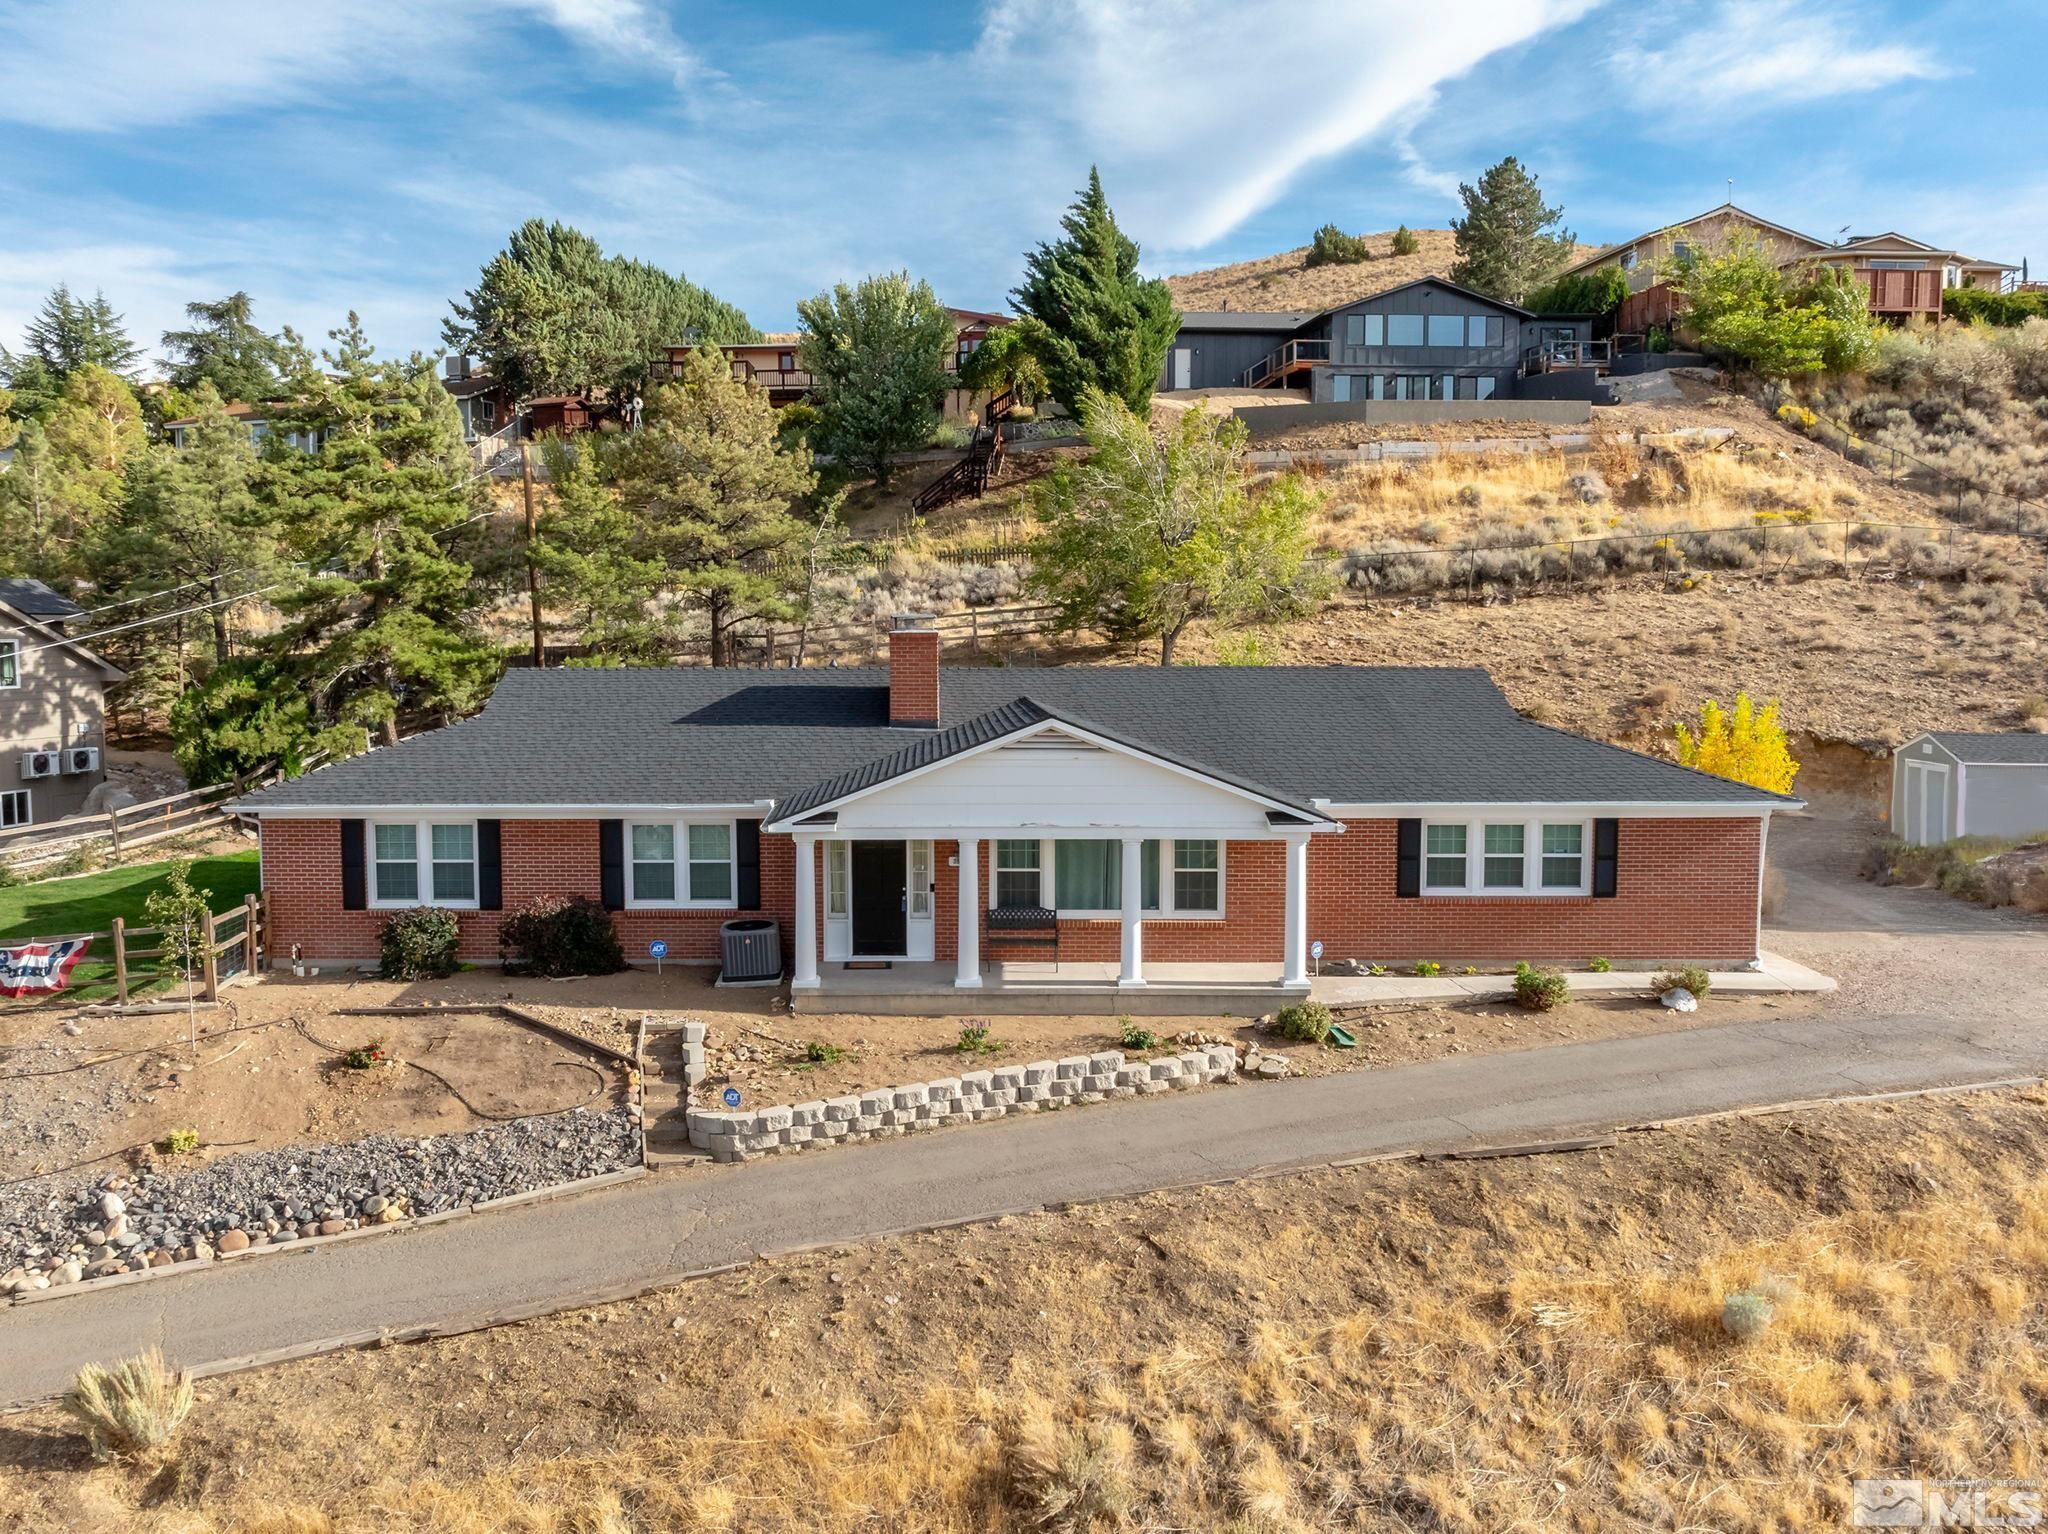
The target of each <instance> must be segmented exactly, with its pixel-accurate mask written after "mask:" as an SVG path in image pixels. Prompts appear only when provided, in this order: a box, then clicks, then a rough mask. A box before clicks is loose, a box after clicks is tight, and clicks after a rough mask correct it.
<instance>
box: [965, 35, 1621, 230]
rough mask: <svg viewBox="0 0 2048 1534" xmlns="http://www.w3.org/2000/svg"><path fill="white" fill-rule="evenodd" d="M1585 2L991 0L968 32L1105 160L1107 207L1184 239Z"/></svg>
mask: <svg viewBox="0 0 2048 1534" xmlns="http://www.w3.org/2000/svg"><path fill="white" fill-rule="evenodd" d="M1594 3H1595V0H1461V3H1459V4H1456V5H1449V6H1439V7H1436V8H1433V9H1428V10H1425V9H1422V8H1419V7H1401V8H1399V9H1394V8H1391V7H1385V6H1375V7H1365V6H1360V5H1356V4H1352V3H1347V0H1294V3H1290V4H1271V3H1262V4H1241V5H1232V6H1212V5H1207V4H1201V3H1197V0H1134V3H1128V4H1123V3H1115V0H1053V3H1046V0H997V3H996V4H995V5H994V6H993V7H992V9H991V11H990V14H989V16H988V20H987V24H986V26H985V28H984V31H983V37H982V47H983V57H984V60H985V62H986V63H987V65H988V66H989V67H988V69H987V70H986V71H985V73H986V74H987V75H988V76H989V77H990V78H991V79H995V80H1000V81H1003V82H1006V83H1007V84H1008V85H1009V86H1010V87H1011V88H1012V89H1014V90H1015V91H1016V93H1017V97H1016V99H1017V107H1018V110H1019V112H1020V113H1022V112H1023V111H1025V110H1032V111H1041V112H1049V113H1051V114H1052V115H1054V116H1055V117H1056V118H1058V119H1060V120H1061V121H1062V122H1063V123H1064V124H1065V126H1066V127H1067V128H1068V129H1069V131H1070V133H1071V134H1072V135H1073V136H1075V137H1078V139H1079V140H1080V144H1081V145H1082V146H1085V147H1080V148H1074V149H1070V150H1069V153H1070V155H1071V156H1072V157H1073V158H1076V159H1078V158H1079V156H1080V155H1081V154H1089V155H1092V156H1094V157H1096V158H1098V159H1100V160H1101V161H1102V162H1103V164H1104V170H1105V174H1108V173H1109V172H1110V170H1111V169H1112V168H1114V170H1115V173H1116V178H1117V179H1116V184H1115V185H1113V186H1112V187H1111V191H1112V193H1113V194H1114V195H1116V197H1117V206H1118V214H1119V217H1120V218H1126V219H1128V221H1129V222H1130V223H1131V225H1132V227H1134V228H1135V229H1138V230H1140V231H1143V233H1144V235H1145V236H1146V237H1149V239H1151V240H1152V241H1154V242H1156V243H1157V244H1159V245H1162V246H1164V247H1166V248H1167V249H1169V250H1187V249H1199V248H1201V247H1203V246H1206V245H1209V244H1211V243H1213V242H1214V241H1216V240H1218V239H1220V238H1221V237H1223V236H1224V235H1226V234H1228V233H1229V232H1230V231H1231V230H1232V229H1234V228H1236V227H1237V226H1238V225H1239V224H1241V223H1242V222H1244V221H1245V220H1246V219H1247V218H1249V217H1251V216H1252V215H1253V214H1255V213H1257V212H1258V211H1260V210H1261V209H1263V208H1265V207H1266V206H1268V205H1269V204H1270V203H1272V202H1273V201H1274V200H1275V199H1276V198H1277V197H1279V196H1280V195H1281V193H1282V192H1283V191H1284V190H1285V189H1286V188H1287V187H1288V185H1289V184H1290V183H1291V182H1293V181H1294V179H1295V178H1296V177H1297V176H1299V175H1301V174H1302V172H1303V171H1305V170H1306V169H1307V168H1308V167H1310V166H1312V165H1314V164H1315V163H1316V162H1318V161H1320V160H1325V159H1327V158H1329V157H1331V156H1333V155H1336V154H1338V153H1340V152H1342V151H1344V150H1347V149H1351V148H1353V147H1355V146H1357V145H1359V144H1361V143H1364V142H1367V141H1369V140H1371V139H1374V138H1376V137H1379V136H1382V135H1386V134H1389V133H1390V132H1391V131H1394V130H1397V129H1399V128H1401V127H1402V126H1403V125H1405V124H1408V123H1410V122H1412V121H1413V120H1414V118H1415V117H1416V116H1418V115H1419V114H1420V113H1422V112H1423V111H1426V110H1427V107H1428V105H1429V103H1430V102H1431V101H1432V99H1433V95H1434V92H1435V90H1436V89H1437V87H1439V86H1440V85H1442V84H1444V83H1445V82H1447V81H1449V80H1453V79H1455V78H1457V77H1458V76H1460V75H1462V74H1464V73H1465V72H1466V71H1468V70H1470V69H1472V68H1473V67H1474V66H1475V65H1477V64H1479V63H1480V62H1482V61H1483V60H1485V59H1486V58H1488V57H1489V56H1491V55H1493V54H1496V53H1499V52H1501V51H1503V50H1506V49H1510V48H1514V47H1517V46H1519V45H1521V44H1523V43H1526V42H1528V41H1530V40H1531V39H1534V38H1536V37H1538V36H1541V35H1542V34H1543V33H1545V32H1548V31H1550V30H1552V29H1554V28H1556V27H1559V26H1562V25H1565V24H1567V23H1569V22H1571V21H1575V20H1577V19H1578V18H1579V17H1580V16H1582V15H1584V14H1585V13H1586V12H1587V11H1588V10H1589V9H1591V7H1592V5H1593V4H1594ZM1426 184H1431V183H1426ZM1433 184H1435V185H1439V186H1440V185H1441V182H1440V180H1439V181H1438V182H1436V183H1433ZM1120 189H1121V190H1120Z"/></svg>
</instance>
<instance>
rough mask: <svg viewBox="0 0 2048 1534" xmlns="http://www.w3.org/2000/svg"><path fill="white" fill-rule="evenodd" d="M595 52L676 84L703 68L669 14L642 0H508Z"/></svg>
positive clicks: (689, 78) (686, 81) (685, 80)
mask: <svg viewBox="0 0 2048 1534" xmlns="http://www.w3.org/2000/svg"><path fill="white" fill-rule="evenodd" d="M513 4H515V5H516V6H519V7H520V8H522V9H525V10H529V11H532V12H534V13H535V14H537V15H539V16H540V17H541V18H542V19H543V20H546V21H548V22H550V23H552V24H553V25H554V26H556V27H557V28H559V29H560V30H561V31H563V32H565V33H567V34H568V35H569V36H571V37H573V38H575V39H576V40H577V41H578V42H580V43H582V44H584V45H585V46H586V47H588V48H590V49H592V50H594V51H595V52H598V53H602V54H607V55H609V56H610V57H612V58H615V59H618V60H621V61H622V62H625V63H639V64H648V65H652V66H654V67H656V68H659V69H662V70H664V71H666V72H667V73H668V74H669V75H670V76H671V77H672V78H673V79H674V81H675V83H676V84H677V85H683V84H686V83H688V82H689V81H690V80H691V79H692V78H694V77H695V76H697V75H699V74H700V73H701V72H702V70H703V64H702V62H701V61H700V60H699V59H698V57H697V56H696V54H694V53H693V52H691V51H690V49H688V48H686V47H684V46H683V44H682V42H681V40H680V39H678V38H677V36H676V34H675V29H674V28H673V27H671V26H670V25H669V22H668V18H667V17H666V16H663V15H660V14H659V13H657V12H655V11H652V10H650V9H648V7H647V6H646V5H644V4H642V3H641V0H513Z"/></svg>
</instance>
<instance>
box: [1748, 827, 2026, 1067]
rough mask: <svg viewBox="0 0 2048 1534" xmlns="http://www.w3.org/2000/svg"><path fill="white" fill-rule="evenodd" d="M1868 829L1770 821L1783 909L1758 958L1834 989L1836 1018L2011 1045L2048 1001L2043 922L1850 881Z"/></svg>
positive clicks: (1872, 830) (1934, 893)
mask: <svg viewBox="0 0 2048 1534" xmlns="http://www.w3.org/2000/svg"><path fill="white" fill-rule="evenodd" d="M1877 830H1878V827H1877V825H1876V823H1875V822H1874V821H1869V820H1849V819H1840V818H1828V817H1821V816H1808V815H1783V816H1775V817H1773V818H1772V821H1771V832H1770V861H1771V864H1772V866H1773V867H1775V868H1777V869H1778V870H1779V871H1780V872H1781V873H1782V874H1783V875H1784V876H1785V896H1786V898H1785V901H1784V906H1783V909H1782V910H1781V911H1780V912H1779V914H1778V915H1777V916H1776V917H1775V918H1774V919H1772V920H1771V921H1770V922H1768V923H1766V925H1765V931H1764V946H1765V947H1766V948H1769V949H1771V950H1772V951H1774V952H1777V953H1782V954H1785V955H1787V956H1789V957H1791V958H1794V959H1797V960H1799V961H1800V962H1801V963H1803V964H1810V965H1812V966H1813V967H1814V968H1815V969H1818V970H1820V971H1821V972H1822V973H1823V974H1828V975H1833V976H1834V977H1835V978H1836V979H1837V980H1838V981H1840V982H1841V987H1842V988H1841V990H1840V992H1839V993H1838V995H1837V1000H1836V1002H1835V1005H1834V1006H1833V1007H1832V1008H1830V1010H1831V1011H1843V1010H1848V1011H1853V1012H1858V1013H1865V1014H1883V1013H1905V1014H1913V1013H1919V1014H1923V1015H1927V1016H1939V1017H1957V1016H1966V1017H1969V1018H1970V1019H1972V1020H1973V1022H1974V1023H1975V1024H1976V1025H1977V1026H1978V1028H1979V1029H1980V1030H1981V1032H1980V1034H1979V1036H1980V1037H1982V1038H1983V1039H1984V1041H1985V1042H1987V1043H1994V1042H1998V1041H2001V1040H2009V1039H2010V1038H2011V1037H2012V1035H2013V1032H2014V1030H2015V1029H2016V1028H2017V1027H2018V1026H2019V1025H2020V1024H2022V1023H2023V1022H2025V1021H2027V1020H2028V1019H2030V1018H2031V1019H2038V1018H2039V1017H2040V1016H2041V1014H2042V1010H2043V1003H2044V1001H2048V921H2044V920H2043V919H2042V918H2040V917H2038V916H2030V915H2027V914H2025V913H2024V912H2019V911H2014V910H2010V909H2006V910H1990V909H1988V908H1986V907H1984V906H1980V905H1973V904H1971V903H1970V902H1969V901H1966V900H1958V899H1956V898H1955V897H1954V896H1951V895H1944V894H1942V893H1941V892H1940V891H1939V890H1931V889H1901V888H1898V887H1896V886H1894V887H1891V888H1885V887H1882V886H1879V885H1876V884H1873V883H1871V882H1870V881H1869V880H1867V879H1864V878H1861V877H1859V876H1858V874H1857V867H1858V864H1859V863H1860V862H1861V860H1862V856H1863V850H1864V848H1865V847H1867V846H1868V845H1869V843H1870V839H1871V837H1872V836H1873V835H1875V834H1876V832H1877Z"/></svg>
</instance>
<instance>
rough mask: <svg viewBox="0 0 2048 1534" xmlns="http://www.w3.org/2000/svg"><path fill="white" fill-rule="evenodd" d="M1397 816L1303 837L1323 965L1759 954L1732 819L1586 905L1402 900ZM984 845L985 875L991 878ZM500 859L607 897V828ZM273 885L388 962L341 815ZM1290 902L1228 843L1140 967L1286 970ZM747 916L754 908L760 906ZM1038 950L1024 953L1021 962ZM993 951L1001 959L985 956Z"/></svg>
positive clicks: (657, 922)
mask: <svg viewBox="0 0 2048 1534" xmlns="http://www.w3.org/2000/svg"><path fill="white" fill-rule="evenodd" d="M1394 837H1395V822H1394V821H1391V820H1359V821H1352V822H1350V823H1349V828H1348V830H1347V832H1346V834H1344V835H1342V836H1318V837H1316V838H1315V839H1314V840H1313V841H1312V842H1311V843H1310V844H1309V920H1308V935H1309V939H1310V941H1312V942H1313V941H1320V942H1321V943H1322V944H1323V946H1324V957H1325V958H1326V959H1375V960H1381V961H1397V960H1414V959H1442V960H1446V961H1450V960H1456V961H1460V962H1466V961H1472V960H1479V959H1493V960H1511V959H1524V958H1526V959H1531V960H1543V961H1555V962H1564V961H1572V962H1576V961H1581V960H1584V959H1586V958H1589V957H1591V956H1592V955H1594V954H1601V955H1604V956H1606V957H1608V958H1611V959H1620V960H1661V959H1714V960H1723V961H1743V960H1747V959H1750V958H1752V957H1754V955H1755V952H1756V892H1757V885H1756V881H1757V866H1758V823H1757V822H1756V820H1754V819H1739V820H1738V819H1730V820H1695V819H1674V820H1624V821H1623V822H1622V823H1621V840H1620V847H1619V858H1618V864H1617V886H1618V894H1617V895H1616V897H1615V898H1614V899H1611V900H1595V899H1592V898H1591V897H1581V896H1572V897H1561V898H1559V897H1530V896H1520V897H1515V896H1497V897H1475V898H1460V897H1428V898H1423V899H1412V900H1403V899H1400V898H1398V897H1396V896H1395V894H1394ZM958 850H959V848H958V844H957V843H955V842H950V841H941V842H938V843H936V844H935V845H934V847H933V849H932V861H933V870H934V875H935V878H936V881H937V884H938V890H937V892H936V893H935V895H934V897H933V899H934V908H933V910H934V916H935V918H936V927H935V930H934V934H933V935H934V956H935V957H936V958H937V959H939V960H941V961H950V960H952V959H953V958H954V957H955V956H956V954H957V953H958V948H957V946H956V943H957V934H958V913H959V898H958V890H959V870H958V869H957V868H956V867H955V866H954V865H953V859H954V858H955V856H956V855H957V854H958ZM988 859H989V847H988V844H987V843H986V842H984V843H983V844H982V848H981V859H980V866H981V869H982V871H983V872H982V877H983V878H984V879H986V878H987V869H988V866H989V863H988ZM818 864H819V866H818V898H819V901H820V902H821V909H820V913H819V928H818V931H819V938H820V943H821V946H822V942H823V934H824V925H823V911H822V900H823V890H824V858H823V854H822V852H821V853H820V856H819V860H818ZM502 866H503V871H504V891H505V910H506V911H516V910H518V909H520V908H521V907H522V906H524V905H526V904H527V903H529V902H530V901H532V900H533V899H535V898H536V897H538V896H540V895H543V894H580V895H588V896H590V897H592V898H595V897H596V896H597V894H598V892H599V882H598V880H599V874H598V851H597V822H595V821H591V820H507V821H505V822H504V823H503V847H502ZM263 883H264V898H265V900H266V901H267V902H268V905H269V912H270V920H271V922H272V925H273V931H274V933H275V937H274V945H275V946H274V951H275V952H276V953H277V954H279V955H280V956H286V955H289V953H290V952H291V945H292V944H293V943H299V944H302V945H303V946H304V950H305V953H306V955H307V956H308V957H309V958H322V959H368V958H374V957H375V956H376V953H377V933H378V930H379V929H380V928H381V927H382V925H383V923H384V920H385V918H386V916H387V914H388V913H387V912H385V911H378V910H373V911H344V910H342V909H341V835H340V831H339V829H338V827H337V823H336V822H334V821H331V820H270V821H265V822H264V825H263ZM794 902H795V846H794V843H792V842H791V840H790V839H789V838H788V837H787V836H763V837H762V838H761V912H762V914H765V915H769V916H773V917H776V918H778V919H780V920H781V922H782V928H783V945H784V948H785V950H787V949H788V948H789V947H790V945H792V944H793V943H794V941H795V932H794V911H795V903H794ZM1285 908H1286V864H1285V846H1284V844H1283V843H1280V842H1231V843H1230V844H1229V848H1228V850H1227V852H1226V854H1225V875H1224V917H1223V919H1222V920H1220V921H1156V920H1153V921H1147V922H1146V923H1145V957H1146V958H1147V959H1148V960H1156V961H1158V962H1160V963H1199V962H1203V961H1209V960H1213V961H1218V962H1269V961H1270V962H1275V963H1277V962H1278V960H1279V958H1280V948H1281V941H1282V937H1281V928H1282V922H1283V919H1284V912H1285ZM503 914H504V913H503V912H498V911H465V912H461V913H459V920H460V922H461V924H462V932H463V945H462V952H463V956H464V957H465V958H468V959H472V960H490V959H495V958H497V957H498V943H497V932H498V923H499V921H500V920H501V919H502V916H503ZM735 914H738V913H736V912H734V911H729V910H712V911H618V912H615V913H614V916H615V917H616V919H617V921H618V925H619V934H620V937H621V939H622V940H623V941H624V942H625V944H626V952H627V955H628V957H630V958H632V959H634V960H636V961H638V960H640V959H643V958H644V957H645V956H646V953H647V944H648V942H649V940H650V939H653V938H662V939H664V940H666V941H667V943H668V945H669V956H670V957H671V958H673V959H676V960H711V959H715V958H716V957H717V953H718V924H719V923H720V922H722V921H725V920H728V919H729V918H731V917H732V916H733V915H735ZM749 914H752V913H749ZM1060 936H1061V956H1062V957H1063V958H1071V959H1080V960H1100V961H1104V962H1110V961H1114V960H1115V959H1116V958H1117V957H1118V952H1119V948H1120V945H1121V934H1120V932H1119V929H1118V925H1117V923H1116V922H1115V921H1114V920H1106V921H1067V922H1063V923H1062V924H1061V934H1060ZM1037 952H1038V951H1032V950H1018V951H1017V952H1016V955H1015V956H1016V957H1018V958H1024V957H1035V956H1037ZM983 954H984V957H990V956H994V957H1001V956H1002V954H1003V950H1002V948H1001V946H1000V945H988V944H985V945H984V949H983Z"/></svg>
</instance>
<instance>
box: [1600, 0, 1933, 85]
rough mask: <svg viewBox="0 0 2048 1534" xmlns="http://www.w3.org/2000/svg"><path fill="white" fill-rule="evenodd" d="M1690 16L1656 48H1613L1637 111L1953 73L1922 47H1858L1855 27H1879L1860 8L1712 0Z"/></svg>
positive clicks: (1792, 0) (1798, 1)
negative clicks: (1682, 27)
mask: <svg viewBox="0 0 2048 1534" xmlns="http://www.w3.org/2000/svg"><path fill="white" fill-rule="evenodd" d="M1690 15H1691V18H1692V19H1689V20H1688V22H1687V25H1686V26H1685V28H1684V29H1683V30H1681V31H1677V32H1676V33H1675V35H1674V33H1673V30H1672V29H1670V28H1668V27H1664V28H1662V30H1663V32H1664V35H1663V36H1662V37H1660V38H1658V39H1656V40H1655V41H1652V40H1650V39H1649V38H1648V37H1645V38H1644V39H1642V40H1639V41H1636V42H1633V43H1630V44H1627V45H1625V46H1623V47H1621V48H1619V49H1617V50H1616V51H1615V54H1614V56H1613V59H1612V60H1611V63H1612V66H1613V69H1614V73H1615V76H1616V79H1617V80H1618V81H1619V83H1620V84H1621V85H1622V86H1623V88H1624V89H1626V90H1627V91H1628V92H1629V94H1630V95H1631V97H1633V99H1634V100H1635V102H1636V104H1637V105H1638V106H1641V107H1644V108H1658V109H1662V108H1667V107H1673V105H1674V101H1678V102H1683V103H1705V104H1708V105H1710V106H1711V105H1712V104H1717V103H1726V102H1738V103H1788V104H1797V103H1802V102H1809V101H1820V100H1823V99H1825V98H1827V97H1829V96H1842V95H1849V94H1852V93H1854V92H1857V91H1869V90H1876V89H1878V88H1879V87H1881V86H1886V85H1896V84H1898V83H1899V82H1900V81H1903V80H1938V79H1941V78H1943V77H1944V76H1946V75H1948V74H1950V73H1952V71H1951V70H1950V69H1949V68H1948V66H1946V65H1945V64H1943V63H1942V62H1941V61H1940V60H1939V59H1937V58H1936V57H1935V56H1934V55H1933V54H1931V53H1930V52H1928V51H1927V50H1926V49H1924V48H1918V47H1914V46H1912V45H1911V44H1908V43H1902V42H1893V41H1886V42H1872V43H1866V42H1864V41H1863V36H1864V30H1863V29H1866V28H1867V26H1868V24H1869V23H1870V22H1871V21H1872V20H1873V19H1877V20H1880V22H1882V18H1881V17H1879V16H1877V14H1876V13H1874V12H1873V11H1872V9H1871V8H1870V7H1869V6H1868V5H1864V4H1856V5H1836V4H1831V3H1830V4H1821V5H1816V4H1812V3H1809V0H1720V3H1719V4H1717V5H1715V6H1713V7H1712V8H1711V9H1709V10H1707V11H1705V12H1704V13H1700V12H1693V13H1690ZM1883 24H1885V25H1889V23H1883ZM1656 29H1657V28H1656V27H1655V26H1654V25H1653V29H1652V30H1653V31H1654V30H1656ZM1678 109H1685V108H1678Z"/></svg>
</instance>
